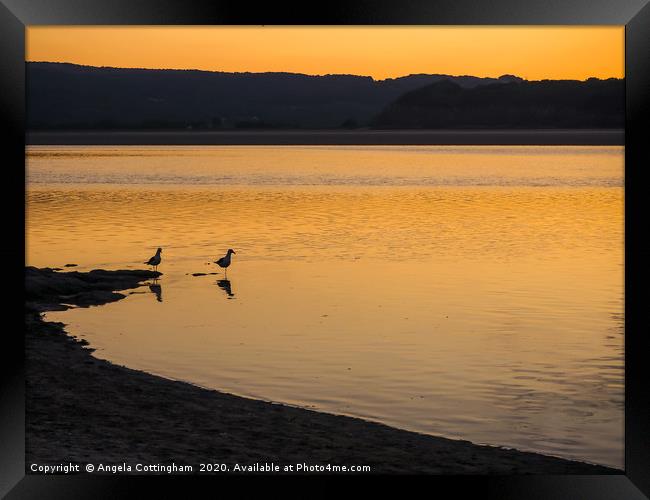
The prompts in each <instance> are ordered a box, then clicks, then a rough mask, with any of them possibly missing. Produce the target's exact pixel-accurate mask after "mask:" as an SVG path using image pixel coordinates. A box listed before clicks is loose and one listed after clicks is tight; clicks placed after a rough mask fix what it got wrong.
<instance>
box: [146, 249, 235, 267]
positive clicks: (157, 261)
mask: <svg viewBox="0 0 650 500" xmlns="http://www.w3.org/2000/svg"><path fill="white" fill-rule="evenodd" d="M161 252H162V248H159V249H158V250H156V255H154V256H153V257H151V258H150V259H149V260H148V261H147V262H145V264H147V265H149V266H153V267H154V270H156V271H157V270H158V264H160V253H161ZM229 262H230V260H229Z"/></svg>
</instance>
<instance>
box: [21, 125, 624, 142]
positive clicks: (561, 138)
mask: <svg viewBox="0 0 650 500" xmlns="http://www.w3.org/2000/svg"><path fill="white" fill-rule="evenodd" d="M26 139H27V144H29V145H562V146H570V145H575V146H596V145H602V146H616V145H621V146H622V145H624V144H625V132H624V130H622V129H539V130H527V129H521V130H515V129H508V130H490V129H483V130H368V129H359V130H79V131H74V130H68V131H62V130H61V131H56V130H50V131H46V130H43V131H29V132H28V133H27V137H26Z"/></svg>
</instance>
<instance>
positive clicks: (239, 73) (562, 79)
mask: <svg viewBox="0 0 650 500" xmlns="http://www.w3.org/2000/svg"><path fill="white" fill-rule="evenodd" d="M25 63H33V64H68V65H71V66H80V67H84V68H100V69H135V70H143V71H198V72H201V73H225V74H231V75H245V74H251V75H265V74H283V75H298V76H309V77H326V76H354V77H357V78H369V79H370V80H372V81H373V82H385V81H388V80H398V79H400V78H408V77H411V76H448V77H452V78H465V77H469V78H484V79H494V80H498V79H500V78H502V77H514V78H519V79H521V80H523V81H526V82H543V81H573V82H586V81H588V80H592V79H595V80H624V79H625V76H623V78H617V77H615V76H610V77H607V78H599V77H595V76H590V77H586V78H585V79H584V80H579V79H577V78H542V79H540V80H528V79H526V78H523V77H520V76H518V75H515V74H514V73H504V74H502V75H499V76H477V75H470V74H464V75H450V74H447V73H409V74H408V75H402V76H395V77H389V78H383V79H376V78H374V77H373V76H370V75H357V74H354V73H322V74H311V73H299V72H294V71H221V70H209V69H198V68H146V67H141V66H95V65H92V64H79V63H75V62H68V61H28V60H25Z"/></svg>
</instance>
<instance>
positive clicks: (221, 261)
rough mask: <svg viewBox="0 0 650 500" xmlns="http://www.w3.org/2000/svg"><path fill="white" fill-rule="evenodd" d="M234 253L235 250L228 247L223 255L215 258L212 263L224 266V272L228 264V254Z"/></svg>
mask: <svg viewBox="0 0 650 500" xmlns="http://www.w3.org/2000/svg"><path fill="white" fill-rule="evenodd" d="M234 253H235V251H234V250H233V249H232V248H229V249H228V252H226V255H225V256H224V257H221V258H220V259H219V260H215V261H214V263H215V264H216V265H218V266H219V267H222V268H224V269H225V270H226V273H228V266H229V265H230V256H231V255H232V254H234Z"/></svg>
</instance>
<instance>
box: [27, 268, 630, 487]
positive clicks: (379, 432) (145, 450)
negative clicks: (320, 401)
mask: <svg viewBox="0 0 650 500" xmlns="http://www.w3.org/2000/svg"><path fill="white" fill-rule="evenodd" d="M158 275H159V274H158V273H154V272H151V271H133V270H130V271H102V270H95V271H91V272H87V273H86V272H77V271H71V272H61V271H56V270H52V269H48V268H45V269H36V268H33V267H28V268H26V337H25V348H26V351H25V355H26V363H25V367H26V382H27V388H26V395H27V396H26V441H27V442H26V464H27V468H28V469H27V473H30V471H29V465H30V464H32V463H40V464H60V463H68V462H72V463H81V464H84V463H95V464H98V463H103V464H118V465H119V464H122V463H130V464H136V463H144V464H171V463H175V464H180V465H191V466H192V467H193V472H194V473H196V472H198V471H199V464H201V463H205V464H226V465H227V466H229V467H231V468H232V466H234V465H235V464H240V465H244V466H252V467H254V466H255V464H265V463H274V464H277V465H280V466H283V465H287V464H298V463H300V464H303V463H304V464H307V465H327V464H331V465H346V466H350V465H368V466H370V472H371V473H427V474H615V473H620V471H617V470H615V469H611V468H607V467H603V466H598V465H590V464H587V463H582V462H577V461H570V460H565V459H560V458H554V457H549V456H545V455H541V454H536V453H528V452H521V451H517V450H510V449H504V448H498V447H493V446H479V445H476V444H473V443H471V442H469V441H457V440H450V439H445V438H440V437H434V436H429V435H424V434H418V433H414V432H408V431H404V430H399V429H395V428H391V427H388V426H386V425H382V424H378V423H372V422H368V421H365V420H361V419H358V418H351V417H346V416H338V415H330V414H326V413H320V412H316V411H311V410H307V409H302V408H296V407H291V406H287V405H283V404H275V403H269V402H265V401H259V400H253V399H247V398H243V397H239V396H233V395H231V394H226V393H222V392H218V391H215V390H207V389H203V388H199V387H197V386H194V385H191V384H188V383H184V382H179V381H173V380H169V379H165V378H161V377H157V376H153V375H150V374H148V373H145V372H141V371H136V370H132V369H129V368H126V367H123V366H117V365H114V364H112V363H109V362H107V361H103V360H99V359H97V358H95V357H94V356H93V355H92V349H90V348H88V347H87V345H86V342H84V341H80V340H78V339H75V338H72V337H71V336H69V335H68V334H67V333H66V331H65V328H64V327H65V325H63V324H61V323H51V322H45V321H43V319H42V313H43V312H46V311H50V310H62V309H65V308H67V307H89V306H100V305H102V304H105V303H107V302H110V301H116V300H121V299H123V298H125V297H126V294H128V293H129V291H128V290H132V289H134V288H136V287H138V286H139V285H140V283H141V282H142V281H144V280H146V279H150V278H155V277H157V276H158ZM82 469H83V467H82ZM231 472H232V470H231ZM161 473H164V472H161Z"/></svg>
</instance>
